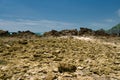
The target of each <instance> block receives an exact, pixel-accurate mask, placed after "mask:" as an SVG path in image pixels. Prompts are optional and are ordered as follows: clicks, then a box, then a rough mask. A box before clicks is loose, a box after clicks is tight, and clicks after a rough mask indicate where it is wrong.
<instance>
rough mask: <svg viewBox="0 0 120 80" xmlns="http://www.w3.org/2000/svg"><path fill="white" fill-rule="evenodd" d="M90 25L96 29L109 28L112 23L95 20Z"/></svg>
mask: <svg viewBox="0 0 120 80" xmlns="http://www.w3.org/2000/svg"><path fill="white" fill-rule="evenodd" d="M90 26H91V27H93V29H94V30H97V29H101V28H103V29H109V28H110V27H111V24H107V23H97V22H93V23H91V24H90Z"/></svg>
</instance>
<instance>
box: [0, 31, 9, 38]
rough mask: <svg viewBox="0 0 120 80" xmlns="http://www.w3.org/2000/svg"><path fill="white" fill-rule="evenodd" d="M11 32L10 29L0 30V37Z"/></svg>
mask: <svg viewBox="0 0 120 80" xmlns="http://www.w3.org/2000/svg"><path fill="white" fill-rule="evenodd" d="M9 35H10V33H9V32H8V31H4V30H0V37H1V36H9Z"/></svg>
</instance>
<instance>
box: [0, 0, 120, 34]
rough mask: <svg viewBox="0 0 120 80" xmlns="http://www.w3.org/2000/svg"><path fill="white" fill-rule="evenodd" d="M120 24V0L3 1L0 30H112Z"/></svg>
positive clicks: (0, 10)
mask: <svg viewBox="0 0 120 80" xmlns="http://www.w3.org/2000/svg"><path fill="white" fill-rule="evenodd" d="M118 23H120V0H0V29H3V30H9V31H18V30H31V31H33V32H44V31H49V30H51V29H56V30H61V29H74V28H77V29H79V28H80V27H88V28H92V29H100V28H104V29H109V28H111V27H112V26H114V25H116V24H118Z"/></svg>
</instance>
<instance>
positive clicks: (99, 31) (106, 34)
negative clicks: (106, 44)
mask: <svg viewBox="0 0 120 80" xmlns="http://www.w3.org/2000/svg"><path fill="white" fill-rule="evenodd" d="M94 33H95V36H110V34H108V33H106V32H105V31H104V30H103V29H100V30H96V31H94Z"/></svg>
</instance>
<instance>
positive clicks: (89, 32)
mask: <svg viewBox="0 0 120 80" xmlns="http://www.w3.org/2000/svg"><path fill="white" fill-rule="evenodd" d="M79 35H94V31H93V30H92V29H88V28H80V31H79Z"/></svg>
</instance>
